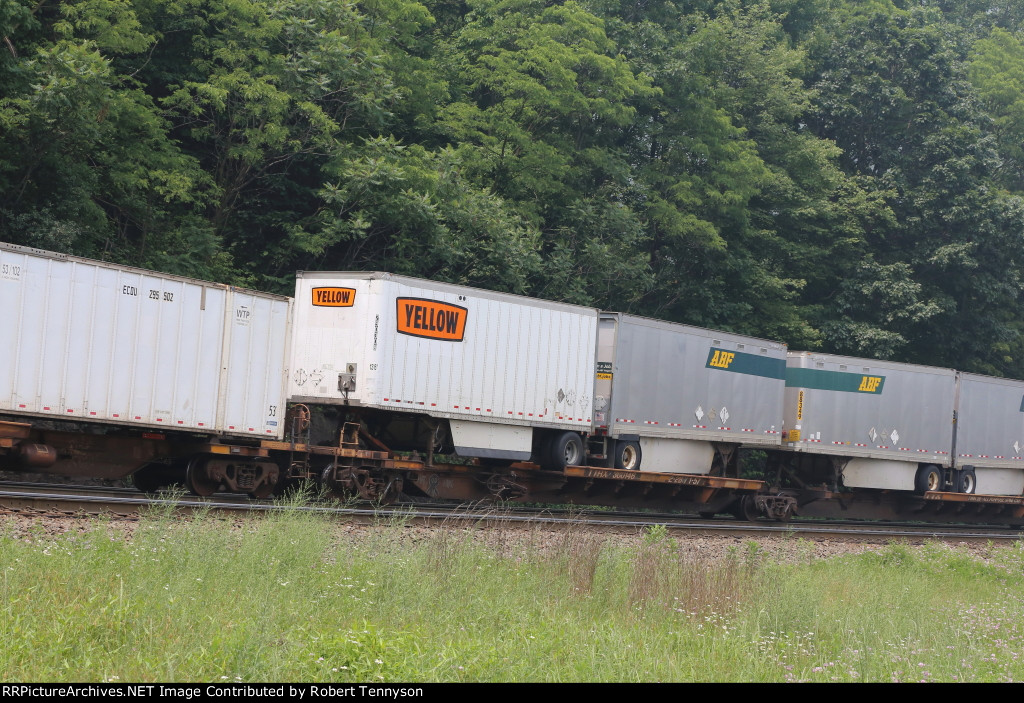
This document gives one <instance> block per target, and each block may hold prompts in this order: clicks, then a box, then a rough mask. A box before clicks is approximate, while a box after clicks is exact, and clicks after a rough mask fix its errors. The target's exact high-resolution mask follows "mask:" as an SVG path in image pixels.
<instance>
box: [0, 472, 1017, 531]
mask: <svg viewBox="0 0 1024 703" xmlns="http://www.w3.org/2000/svg"><path fill="white" fill-rule="evenodd" d="M168 508H171V509H173V510H175V511H179V512H182V513H185V514H188V513H190V512H199V511H211V510H214V511H224V512H244V513H253V512H269V511H280V510H299V511H309V512H318V513H324V514H330V515H336V516H338V517H339V518H343V519H347V520H354V521H358V522H386V521H389V520H393V521H396V522H402V523H406V524H419V525H428V526H432V527H439V526H444V525H449V526H457V527H466V526H474V527H481V528H483V527H487V526H492V525H504V526H513V525H524V526H527V525H528V526H538V525H540V526H543V527H551V528H557V527H558V526H568V525H575V526H580V525H583V526H586V527H588V528H590V529H594V530H601V531H623V532H634V533H637V532H640V531H642V530H644V529H647V528H650V527H652V526H655V525H661V526H664V527H665V529H667V530H668V531H669V533H670V534H671V535H672V536H676V537H686V536H706V535H712V534H713V535H717V536H733V537H736V538H746V537H755V536H756V537H766V536H778V537H780V538H803V539H844V540H865V541H878V540H888V539H902V540H909V541H924V540H943V541H954V542H965V541H966V542H975V541H982V542H985V541H998V542H1005V541H1015V540H1020V539H1024V532H1022V531H1020V530H1013V529H1007V528H1005V527H984V526H977V525H965V526H956V525H941V526H936V525H921V524H905V523H904V524H901V523H883V522H867V521H865V522H854V521H826V520H801V519H796V520H793V521H792V522H789V523H784V524H783V523H777V522H760V521H758V522H746V521H740V520H733V519H728V518H724V519H714V520H708V519H702V518H698V517H696V516H687V515H680V514H667V513H642V514H641V513H628V512H611V511H584V510H580V509H574V508H567V509H564V510H557V509H552V508H544V509H530V508H526V507H522V506H515V507H509V506H501V507H495V506H452V505H402V504H398V505H393V506H388V507H384V508H374V507H367V506H359V505H339V504H337V503H332V502H329V501H322V502H321V501H315V500H314V501H309V502H303V503H288V502H287V501H269V500H253V499H250V498H247V497H245V496H241V495H237V496H236V495H224V494H219V495H217V496H214V497H210V498H200V497H197V496H192V495H187V494H179V493H169V494H161V495H157V496H153V495H146V494H142V493H139V492H138V491H136V490H134V489H127V488H109V487H91V486H72V485H66V484H39V483H0V514H2V513H7V514H10V513H22V514H30V515H31V514H37V515H46V516H48V517H64V518H75V517H87V516H90V515H115V516H122V517H136V516H138V515H140V514H141V513H142V512H144V511H147V510H154V509H168Z"/></svg>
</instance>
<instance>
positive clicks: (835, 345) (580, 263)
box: [0, 0, 1024, 378]
mask: <svg viewBox="0 0 1024 703" xmlns="http://www.w3.org/2000/svg"><path fill="white" fill-rule="evenodd" d="M0 38H2V41H0V239H3V240H6V241H10V242H14V243H17V244H26V245H31V246H37V247H41V248H45V249H50V250H56V251H62V252H69V253H74V254H79V255H83V256H89V257H93V258H100V259H106V260H110V261H114V262H120V263H127V264H132V265H137V266H143V267H147V268H154V269H157V270H161V271H167V272H172V273H179V274H185V275H189V276H195V277H201V278H207V279H212V280H217V281H224V282H229V283H234V284H238V285H245V286H249V287H254V288H258V289H262V290H268V291H273V292H283V293H288V292H290V288H291V285H292V276H293V272H294V271H295V270H297V269H303V270H312V269H330V270H387V271H392V272H396V273H403V274H409V275H416V276H422V277H428V278H433V279H439V280H446V281H453V282H458V283H466V284H470V285H474V286H481V287H485V288H493V289H500V290H507V291H513V292H517V293H525V294H529V295H535V296H539V297H544V298H550V299H556V300H564V301H569V302H574V303H581V304H588V305H594V306H600V307H603V308H606V309H612V310H622V311H628V312H634V313H638V314H643V315H649V316H652V317H658V318H663V319H669V320H675V321H679V322H686V323H690V324H696V325H701V326H705V327H715V328H723V329H729V330H733V331H738V332H743V333H748V334H754V335H758V336H763V337H769V338H774V339H780V340H783V341H785V342H787V343H789V345H790V347H791V348H794V349H818V350H824V351H829V352H836V353H843V354H852V355H858V356H870V357H879V358H889V359H898V360H903V361H912V362H917V363H926V364H934V365H940V366H954V367H956V368H961V369H964V370H970V371H978V372H982V373H992V374H998V375H1011V376H1016V377H1022V378H1024V311H1022V310H1021V308H1020V306H1021V303H1022V298H1024V296H1022V285H1024V276H1022V272H1024V3H1021V2H1019V0H987V1H986V0H914V1H910V0H761V1H760V2H743V1H741V0H679V1H678V2H668V1H665V0H566V1H564V2H545V1H544V0H422V2H416V1H414V0H366V1H365V2H348V1H346V0H0Z"/></svg>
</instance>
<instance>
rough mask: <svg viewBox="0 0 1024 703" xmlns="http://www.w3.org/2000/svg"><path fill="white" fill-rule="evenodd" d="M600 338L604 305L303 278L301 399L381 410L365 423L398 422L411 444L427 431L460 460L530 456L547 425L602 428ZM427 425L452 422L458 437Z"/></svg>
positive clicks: (374, 277) (400, 439)
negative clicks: (596, 407)
mask: <svg viewBox="0 0 1024 703" xmlns="http://www.w3.org/2000/svg"><path fill="white" fill-rule="evenodd" d="M596 330H597V310H594V309H592V308H585V307H579V306H575V305H567V304H563V303H555V302H549V301H544V300H537V299H534V298H526V297H522V296H518V295H511V294H506V293H495V292H491V291H485V290H479V289H475V288H469V287H466V286H459V285H453V284H447V283H437V282H433V281H426V280H420V279H416V278H410V277H406V276H399V275H394V274H389V273H380V272H372V273H367V272H363V273H349V272H299V273H298V274H297V277H296V282H295V325H294V329H293V342H292V347H293V350H294V352H293V357H292V358H293V369H292V371H291V375H290V380H289V395H290V398H291V399H292V400H293V401H294V402H300V403H311V404H334V405H338V406H347V407H348V408H349V409H359V410H360V412H362V411H363V410H373V411H377V412H376V414H373V413H370V414H365V413H364V418H365V419H366V420H367V421H369V422H374V423H377V424H383V423H387V425H388V427H387V428H386V433H385V434H386V435H387V436H389V437H391V438H392V439H394V440H395V441H396V442H397V443H398V444H399V445H402V444H403V443H404V444H410V443H415V442H418V440H416V437H419V436H421V435H422V434H423V432H424V431H425V430H424V426H426V427H428V430H427V431H429V432H433V433H435V435H436V439H437V441H438V443H439V445H441V444H444V442H445V441H446V439H450V442H451V445H452V448H453V449H454V450H455V451H456V452H457V453H459V454H462V455H466V456H475V457H484V458H493V459H503V460H524V459H528V458H530V457H531V455H534V454H536V452H535V448H536V445H535V439H537V437H535V434H536V433H535V430H537V429H543V430H562V431H574V432H580V433H588V432H589V431H590V429H591V424H592V419H593V414H592V408H591V399H592V392H593V379H594V345H595V339H596ZM417 417H418V418H437V419H441V420H443V421H444V425H446V426H447V428H448V429H449V431H450V437H448V438H444V437H442V436H441V435H442V434H443V430H444V426H442V424H441V423H431V422H425V423H424V422H418V421H416V419H415V418H417ZM547 436H551V435H550V432H549V433H547ZM389 446H390V445H389ZM417 446H418V444H417ZM580 459H581V460H582V457H580Z"/></svg>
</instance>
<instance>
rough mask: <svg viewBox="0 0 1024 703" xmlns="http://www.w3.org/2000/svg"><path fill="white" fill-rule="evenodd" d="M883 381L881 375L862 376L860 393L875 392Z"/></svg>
mask: <svg viewBox="0 0 1024 703" xmlns="http://www.w3.org/2000/svg"><path fill="white" fill-rule="evenodd" d="M881 382H882V377H881V376H862V377H861V379H860V388H858V389H857V391H858V392H860V393H874V392H875V391H876V390H878V384H879V383H881Z"/></svg>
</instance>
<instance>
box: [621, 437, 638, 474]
mask: <svg viewBox="0 0 1024 703" xmlns="http://www.w3.org/2000/svg"><path fill="white" fill-rule="evenodd" d="M641 460H642V455H641V453H640V443H639V442H629V441H622V440H616V442H615V468H616V469H625V470H626V471H639V470H640V462H641Z"/></svg>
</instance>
